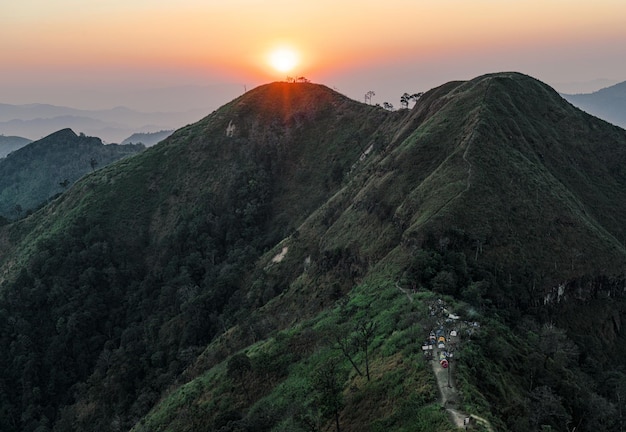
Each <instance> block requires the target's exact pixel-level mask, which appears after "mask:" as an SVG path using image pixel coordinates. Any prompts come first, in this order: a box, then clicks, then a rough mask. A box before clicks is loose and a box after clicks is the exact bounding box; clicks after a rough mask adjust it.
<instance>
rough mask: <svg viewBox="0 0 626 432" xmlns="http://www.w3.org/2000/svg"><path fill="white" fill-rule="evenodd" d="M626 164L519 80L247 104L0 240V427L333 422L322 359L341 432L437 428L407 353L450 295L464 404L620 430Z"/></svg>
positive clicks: (541, 89) (622, 142)
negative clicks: (461, 330) (464, 325)
mask: <svg viewBox="0 0 626 432" xmlns="http://www.w3.org/2000/svg"><path fill="white" fill-rule="evenodd" d="M625 159H626V132H625V131H624V130H622V129H620V128H617V127H614V126H612V125H609V124H607V123H605V122H603V121H599V120H597V119H595V118H593V117H591V116H589V115H587V114H585V113H583V112H582V111H580V110H578V109H576V108H574V107H572V106H571V105H569V104H568V103H567V102H566V101H565V100H563V99H562V98H561V97H560V96H559V95H558V94H557V93H556V92H555V91H554V90H552V89H551V88H549V87H548V86H546V85H544V84H542V83H540V82H538V81H536V80H534V79H532V78H530V77H527V76H524V75H521V74H516V73H502V74H494V75H486V76H482V77H479V78H476V79H474V80H471V81H467V82H452V83H448V84H445V85H443V86H441V87H438V88H436V89H433V90H431V91H429V92H427V93H425V94H424V95H423V96H422V97H421V98H420V99H419V100H418V102H417V103H416V105H415V107H414V108H413V109H411V110H400V111H395V112H389V111H386V110H383V109H382V108H380V107H375V106H370V105H364V104H362V103H359V102H356V101H353V100H350V99H348V98H346V97H344V96H342V95H340V94H338V93H336V92H334V91H332V90H330V89H329V88H327V87H324V86H321V85H316V84H310V83H273V84H269V85H265V86H261V87H258V88H256V89H254V90H251V91H249V92H247V93H246V94H244V95H243V96H241V97H239V98H237V99H235V100H233V101H232V102H230V103H228V104H226V105H225V106H223V107H222V108H220V109H219V110H217V111H216V112H214V113H212V114H211V115H209V116H208V117H205V118H204V119H202V120H201V121H200V122H198V123H195V124H193V125H189V126H187V127H185V128H182V129H179V130H177V131H176V132H175V133H174V134H172V135H171V136H169V137H168V138H167V139H165V140H164V141H162V142H161V143H159V144H158V145H156V146H154V147H151V148H149V149H147V150H146V151H143V152H141V153H139V154H137V155H135V156H133V157H129V158H125V159H124V160H122V161H119V162H117V163H115V164H112V165H109V166H107V167H105V168H103V169H100V170H98V171H96V172H94V173H92V174H90V175H88V176H85V177H83V178H81V179H80V180H79V181H77V182H76V184H74V185H73V186H72V187H71V188H69V189H68V190H67V191H66V192H64V193H63V194H62V195H61V196H60V197H58V198H57V199H55V200H54V201H53V202H51V203H50V204H49V205H47V206H46V207H44V208H42V209H40V210H39V211H37V212H36V213H34V214H32V215H30V216H29V217H27V218H25V219H22V220H20V221H19V222H16V223H13V224H11V225H7V226H4V227H2V228H0V251H1V252H0V263H1V265H2V267H1V268H0V275H1V277H2V288H1V289H2V292H1V293H2V296H1V298H0V324H1V325H2V329H3V330H2V331H3V333H2V339H0V342H1V344H2V347H1V348H2V349H1V350H0V353H1V354H0V365H2V368H1V369H0V370H1V371H2V372H0V373H1V374H2V375H1V378H2V382H3V383H5V385H4V386H2V387H0V404H1V407H0V409H1V410H2V412H3V413H5V414H6V415H3V416H1V417H0V429H2V430H7V431H13V430H16V431H17V430H36V429H37V428H39V429H40V430H50V429H53V430H61V431H65V430H94V431H95V430H98V431H102V430H111V431H113V430H129V429H131V428H133V430H136V431H141V430H199V428H205V429H208V430H221V431H235V430H237V431H240V430H245V431H248V430H249V431H252V430H267V431H270V430H275V431H278V430H293V431H304V430H311V427H316V428H318V429H319V428H323V427H330V426H331V425H333V424H334V421H335V419H334V415H329V412H330V411H329V409H330V408H329V406H328V399H327V398H326V399H325V398H324V396H328V394H326V393H324V390H323V388H322V390H320V387H319V378H320V377H321V376H323V372H324V371H326V372H327V371H328V370H329V369H328V368H329V367H330V366H332V367H333V368H334V369H332V370H333V371H334V377H335V379H336V385H335V386H334V387H333V388H337V389H338V390H337V391H338V392H339V394H340V395H341V398H340V399H341V401H342V402H341V403H340V404H339V405H336V406H335V408H336V409H338V412H337V416H338V417H337V418H338V419H339V421H340V422H341V424H342V430H355V431H356V430H366V429H368V428H369V429H370V430H382V429H388V430H423V431H433V430H441V431H444V430H454V427H453V425H452V423H450V421H449V419H448V418H447V416H446V414H445V412H444V411H441V410H440V409H439V405H438V402H437V400H438V394H439V393H438V390H437V388H436V386H435V384H434V380H433V378H432V371H431V368H430V363H428V362H426V361H425V360H424V359H423V355H422V353H421V349H420V345H421V341H422V340H423V338H424V337H426V335H427V334H428V332H429V331H430V330H431V329H432V328H433V326H436V325H439V324H437V323H436V322H435V320H434V319H433V318H432V314H431V313H430V312H429V310H432V307H433V306H432V305H433V304H441V301H442V300H441V299H442V298H443V299H445V302H446V304H447V307H448V308H450V312H452V311H454V312H455V313H458V314H459V315H462V316H463V319H464V320H471V321H472V322H477V321H480V323H481V330H480V332H478V334H477V335H475V336H473V339H472V341H471V343H468V344H467V345H465V346H463V347H459V352H458V356H457V357H458V363H455V365H457V364H458V366H455V368H456V369H455V370H456V372H455V373H456V374H457V375H456V378H455V379H456V380H457V385H458V387H459V388H461V390H462V391H461V393H460V394H462V395H463V396H462V398H461V399H460V400H458V401H457V403H458V408H459V409H462V410H463V411H464V412H468V413H476V414H479V415H481V416H483V417H487V418H489V419H490V421H491V422H492V424H493V425H495V426H496V429H497V430H534V429H538V428H540V427H541V426H542V425H547V426H552V427H554V428H557V430H560V429H558V428H563V427H564V426H563V425H566V424H579V425H583V426H585V427H588V428H594V427H595V428H597V427H600V426H602V427H604V428H605V429H606V430H613V429H611V428H616V427H617V425H618V424H619V421H621V419H620V418H619V416H618V414H617V413H618V412H621V411H619V410H621V409H622V408H623V407H622V405H623V403H622V400H623V399H620V397H618V396H619V395H620V394H621V393H620V391H621V389H622V386H625V387H624V388H626V375H624V374H623V373H622V372H621V371H620V366H619V365H621V364H623V362H622V361H621V360H620V359H621V358H623V357H620V356H619V355H617V354H618V353H623V352H624V351H625V347H626V344H625V343H624V342H625V339H624V335H623V334H622V330H621V322H622V321H621V319H622V317H623V316H624V311H626V308H625V307H624V302H623V299H622V296H623V291H624V270H625V268H624V264H625V263H626V249H625V247H624V239H625V237H626V233H625V232H624V230H625V228H624V227H623V224H622V223H621V222H622V221H623V220H624V218H625V217H626V196H625V195H626V192H625V191H626V171H625V169H624V168H623V167H624V166H625V164H624V162H626V160H625ZM606 297H610V298H611V301H610V302H608V301H606V300H604V299H605V298H606ZM438 301H439V303H438ZM429 307H430V308H431V309H429ZM572 316H576V317H577V318H578V319H577V320H572V319H571V317H572ZM474 327H475V326H474ZM368 328H369V329H370V331H371V334H370V336H369V339H368V341H369V343H368V348H367V350H366V353H367V356H365V358H366V359H367V360H365V358H364V355H365V354H364V353H363V352H362V351H361V349H360V348H358V349H356V348H354V346H352V345H350V346H352V348H349V350H348V351H350V350H352V349H356V351H354V352H352V356H353V358H350V359H348V357H349V355H342V354H341V352H342V351H341V350H340V349H338V347H340V346H341V340H345V341H348V340H352V338H356V337H357V336H358V335H359V334H362V333H359V329H361V330H362V329H368ZM589 331H590V332H592V333H596V334H602V337H594V338H587V337H586V335H587V334H589V333H588V332H589ZM355 332H356V333H355ZM344 337H345V339H342V338H344ZM354 340H356V339H354ZM338 344H339V345H338ZM346 346H347V345H346ZM360 346H362V345H360ZM583 349H584V350H585V354H584V355H583V354H582V353H583ZM240 350H243V351H240ZM238 352H239V355H238V356H235V357H232V356H233V355H234V354H236V353H238ZM578 353H581V354H580V355H578ZM344 354H345V350H344ZM233 359H234V360H233ZM364 361H367V362H368V363H367V364H368V366H367V367H368V370H369V368H370V367H371V370H372V376H371V377H369V376H368V377H367V379H366V377H365V376H364V374H363V373H362V372H363V371H362V370H361V369H363V368H364V363H363V362H364ZM355 362H356V363H355ZM355 364H358V365H360V368H361V369H358V368H357V367H352V366H353V365H355ZM598 370H603V371H606V373H605V372H602V373H598ZM609 372H610V374H609ZM368 375H369V372H368ZM370 378H371V379H370ZM581 382H585V383H586V385H584V386H583V385H581V384H580V383H581ZM16 388H17V389H19V391H17V392H15V391H8V390H7V389H16ZM620 404H622V405H620ZM598 406H603V407H604V410H605V411H604V414H606V412H608V411H611V410H612V411H611V413H613V415H612V416H606V415H604V414H602V415H597V412H598V410H597V409H596V408H597V407H598ZM607 410H608V411H607ZM331 411H332V410H331ZM331 414H334V413H332V412H331ZM42 428H43V429H42ZM46 428H47V429H46ZM516 428H517V429H516ZM563 430H565V429H563ZM614 430H618V429H614Z"/></svg>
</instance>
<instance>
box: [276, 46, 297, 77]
mask: <svg viewBox="0 0 626 432" xmlns="http://www.w3.org/2000/svg"><path fill="white" fill-rule="evenodd" d="M269 61H270V64H271V65H272V67H273V68H274V69H276V70H277V71H279V72H289V71H290V70H292V69H293V68H294V67H296V65H297V64H298V55H297V54H296V53H295V52H294V51H293V50H291V49H288V48H280V49H277V50H275V51H273V52H272V53H271V54H270V57H269Z"/></svg>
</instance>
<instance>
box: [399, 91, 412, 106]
mask: <svg viewBox="0 0 626 432" xmlns="http://www.w3.org/2000/svg"><path fill="white" fill-rule="evenodd" d="M410 100H411V95H409V94H408V93H404V94H403V95H402V96H400V105H402V108H408V107H409V101H410Z"/></svg>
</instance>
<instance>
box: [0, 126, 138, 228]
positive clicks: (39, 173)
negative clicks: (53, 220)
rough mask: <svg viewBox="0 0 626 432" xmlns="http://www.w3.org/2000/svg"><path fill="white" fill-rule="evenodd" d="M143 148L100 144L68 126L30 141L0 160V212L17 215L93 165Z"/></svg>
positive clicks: (42, 200)
mask: <svg viewBox="0 0 626 432" xmlns="http://www.w3.org/2000/svg"><path fill="white" fill-rule="evenodd" d="M140 150H143V146H119V145H107V146H105V145H103V144H102V142H101V141H100V139H99V138H93V137H86V136H84V135H82V134H81V136H78V135H76V134H75V133H74V132H73V131H72V130H70V129H63V130H61V131H58V132H55V133H53V134H52V135H49V136H47V137H45V138H42V139H41V140H39V141H35V142H33V143H30V144H28V145H26V146H24V147H22V148H20V149H19V150H16V151H14V152H13V153H11V154H10V155H9V156H8V157H7V158H5V159H2V160H0V216H4V217H7V218H18V217H21V216H23V214H24V213H26V212H27V211H29V210H32V209H34V208H36V207H38V206H39V205H41V204H43V203H45V202H46V200H48V199H49V198H51V197H52V196H54V195H55V194H58V193H60V192H62V191H64V190H65V189H66V188H67V187H68V186H70V185H71V184H72V183H73V182H74V181H76V180H77V179H78V178H79V177H81V176H82V175H84V174H86V173H88V172H91V171H93V170H94V169H95V168H96V167H102V166H105V165H107V164H109V163H111V162H113V161H115V160H118V159H120V158H122V157H126V156H129V155H132V154H135V153H137V152H139V151H140Z"/></svg>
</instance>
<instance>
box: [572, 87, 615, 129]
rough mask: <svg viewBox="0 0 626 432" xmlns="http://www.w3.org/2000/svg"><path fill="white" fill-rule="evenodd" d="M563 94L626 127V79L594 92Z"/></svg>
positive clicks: (579, 105) (584, 107)
mask: <svg viewBox="0 0 626 432" xmlns="http://www.w3.org/2000/svg"><path fill="white" fill-rule="evenodd" d="M562 96H563V97H564V98H565V99H566V100H567V101H568V102H570V103H571V104H573V105H575V106H577V107H578V108H580V109H582V110H583V111H586V112H588V113H589V114H591V115H594V116H596V117H598V118H601V119H602V120H606V121H608V122H610V123H613V124H614V125H617V126H620V127H622V128H626V81H624V82H621V83H619V84H615V85H613V86H610V87H606V88H603V89H601V90H598V91H596V92H593V93H584V94H562Z"/></svg>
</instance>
